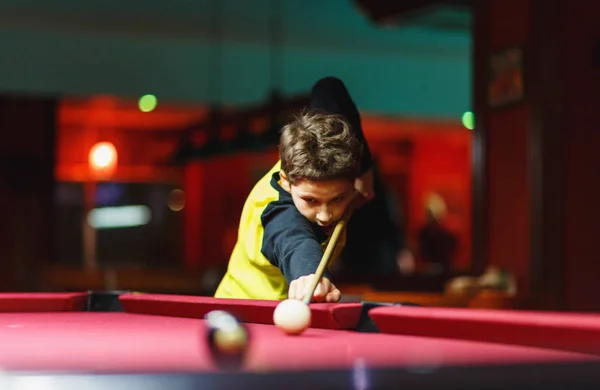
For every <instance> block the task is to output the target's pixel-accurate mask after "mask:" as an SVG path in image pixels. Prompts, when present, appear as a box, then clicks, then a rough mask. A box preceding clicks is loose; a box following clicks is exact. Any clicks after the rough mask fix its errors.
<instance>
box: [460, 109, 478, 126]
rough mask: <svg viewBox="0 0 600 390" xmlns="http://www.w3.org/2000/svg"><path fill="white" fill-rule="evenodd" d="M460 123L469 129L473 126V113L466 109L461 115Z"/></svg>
mask: <svg viewBox="0 0 600 390" xmlns="http://www.w3.org/2000/svg"><path fill="white" fill-rule="evenodd" d="M462 124H463V126H464V127H466V128H467V129H469V130H473V129H474V128H475V115H473V113H472V112H471V111H467V112H465V113H464V114H463V116H462Z"/></svg>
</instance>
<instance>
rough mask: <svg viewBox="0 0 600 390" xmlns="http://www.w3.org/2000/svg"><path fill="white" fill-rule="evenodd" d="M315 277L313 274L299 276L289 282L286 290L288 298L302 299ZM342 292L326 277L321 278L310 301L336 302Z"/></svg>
mask: <svg viewBox="0 0 600 390" xmlns="http://www.w3.org/2000/svg"><path fill="white" fill-rule="evenodd" d="M314 277H315V275H314V274H310V275H306V276H301V277H299V278H298V279H296V280H293V281H292V283H290V288H289V290H288V298H290V299H299V300H302V299H304V296H305V295H306V294H308V289H309V288H310V284H311V282H312V280H313V278H314ZM341 296H342V293H341V292H340V290H338V289H337V287H335V286H334V284H333V283H331V282H330V281H329V279H327V278H321V281H320V282H319V284H317V287H316V288H315V293H314V294H313V298H312V301H314V302H337V301H339V300H340V298H341Z"/></svg>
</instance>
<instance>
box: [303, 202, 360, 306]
mask: <svg viewBox="0 0 600 390" xmlns="http://www.w3.org/2000/svg"><path fill="white" fill-rule="evenodd" d="M357 198H358V192H355V193H354V194H353V195H352V201H351V202H350V203H349V204H348V206H347V207H346V210H345V211H344V214H343V215H342V218H341V219H340V220H339V221H338V222H337V223H336V225H335V228H334V229H333V233H332V234H331V237H330V238H329V242H328V243H327V247H326V248H325V252H324V253H323V257H322V258H321V262H320V263H319V266H318V267H317V270H316V271H315V275H314V278H313V279H312V282H311V284H310V288H309V289H308V294H307V295H305V296H304V299H303V302H304V303H305V304H306V305H308V304H310V301H311V300H312V297H313V295H314V293H315V290H316V289H317V285H318V284H319V282H320V281H321V278H322V277H323V273H324V272H325V269H326V268H327V266H328V265H329V260H331V257H332V256H333V252H334V250H335V247H336V246H337V242H338V239H339V238H340V236H341V234H342V232H343V231H344V229H345V228H346V225H348V222H349V221H350V217H351V216H352V212H353V211H354V207H355V204H356V201H357Z"/></svg>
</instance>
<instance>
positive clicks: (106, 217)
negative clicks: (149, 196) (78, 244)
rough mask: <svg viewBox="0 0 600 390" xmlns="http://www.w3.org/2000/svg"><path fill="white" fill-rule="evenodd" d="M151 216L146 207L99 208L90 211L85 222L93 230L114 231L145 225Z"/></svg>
mask: <svg viewBox="0 0 600 390" xmlns="http://www.w3.org/2000/svg"><path fill="white" fill-rule="evenodd" d="M151 216H152V212H151V211H150V209H149V208H148V207H147V206H120V207H101V208H97V209H93V210H92V211H90V213H89V214H88V216H87V221H88V223H89V224H90V226H92V227H93V228H95V229H116V228H125V227H135V226H143V225H146V224H147V223H148V222H150V219H151Z"/></svg>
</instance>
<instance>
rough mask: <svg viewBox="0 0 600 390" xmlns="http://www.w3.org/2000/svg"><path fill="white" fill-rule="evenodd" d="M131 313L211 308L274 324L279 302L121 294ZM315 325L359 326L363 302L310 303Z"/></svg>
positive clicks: (189, 313) (185, 313)
mask: <svg viewBox="0 0 600 390" xmlns="http://www.w3.org/2000/svg"><path fill="white" fill-rule="evenodd" d="M120 301H121V305H122V306H123V309H124V310H125V311H126V312H128V313H137V314H154V315H167V316H174V317H188V318H203V317H204V315H205V314H206V313H208V312H209V311H211V310H226V311H229V312H231V313H232V314H234V315H235V316H236V317H238V318H239V319H240V320H241V321H242V322H249V323H255V324H270V325H271V324H273V311H274V310H275V308H276V307H277V305H278V304H279V303H280V301H266V300H251V299H222V298H212V297H198V296H181V295H162V294H127V295H122V296H121V297H120ZM310 308H311V313H312V323H311V327H313V328H323V329H356V327H357V325H358V321H359V320H360V314H361V310H362V306H361V304H360V303H315V304H311V305H310Z"/></svg>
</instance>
